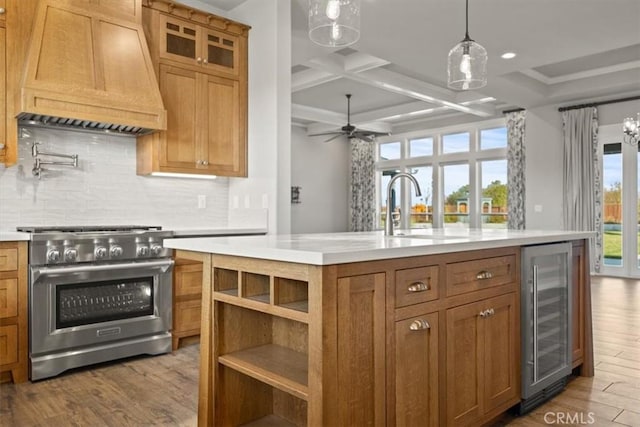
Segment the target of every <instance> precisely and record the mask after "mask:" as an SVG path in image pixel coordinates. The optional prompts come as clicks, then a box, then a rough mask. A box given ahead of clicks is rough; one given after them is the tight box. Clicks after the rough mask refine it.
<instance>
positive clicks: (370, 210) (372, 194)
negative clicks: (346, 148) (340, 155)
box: [349, 138, 376, 231]
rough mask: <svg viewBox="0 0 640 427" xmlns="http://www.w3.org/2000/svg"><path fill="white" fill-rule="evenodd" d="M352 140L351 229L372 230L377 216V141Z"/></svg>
mask: <svg viewBox="0 0 640 427" xmlns="http://www.w3.org/2000/svg"><path fill="white" fill-rule="evenodd" d="M350 141H351V204H350V206H349V208H350V211H351V220H350V221H349V230H350V231H371V230H373V229H374V225H375V216H376V203H375V200H376V182H375V143H373V142H367V141H364V140H361V139H357V138H353V139H351V140H350Z"/></svg>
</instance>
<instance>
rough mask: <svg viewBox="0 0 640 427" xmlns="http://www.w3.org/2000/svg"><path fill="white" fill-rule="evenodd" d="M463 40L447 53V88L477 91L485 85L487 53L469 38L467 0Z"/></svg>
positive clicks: (467, 0)
mask: <svg viewBox="0 0 640 427" xmlns="http://www.w3.org/2000/svg"><path fill="white" fill-rule="evenodd" d="M466 3H467V13H466V27H465V34H464V39H462V41H461V42H460V43H458V44H457V45H455V46H454V47H453V49H451V50H450V51H449V60H448V67H447V73H448V79H447V86H449V87H450V88H451V89H455V90H471V89H479V88H481V87H484V86H485V85H486V84H487V51H486V49H485V48H484V47H482V46H480V45H479V44H478V43H476V42H475V41H474V40H472V39H471V37H469V0H466Z"/></svg>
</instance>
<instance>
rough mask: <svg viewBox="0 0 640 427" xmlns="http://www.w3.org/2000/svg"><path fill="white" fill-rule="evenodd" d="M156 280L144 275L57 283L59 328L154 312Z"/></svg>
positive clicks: (56, 296)
mask: <svg viewBox="0 0 640 427" xmlns="http://www.w3.org/2000/svg"><path fill="white" fill-rule="evenodd" d="M153 282H154V280H153V277H141V278H130V279H119V280H108V281H101V282H90V283H82V284H70V285H58V286H56V290H55V307H56V329H63V328H70V327H73V326H80V325H87V324H93V323H100V322H107V321H111V320H121V319H129V318H132V317H139V316H149V315H153V312H154V290H153V288H154V286H153Z"/></svg>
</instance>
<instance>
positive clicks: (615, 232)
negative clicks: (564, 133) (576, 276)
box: [600, 125, 640, 277]
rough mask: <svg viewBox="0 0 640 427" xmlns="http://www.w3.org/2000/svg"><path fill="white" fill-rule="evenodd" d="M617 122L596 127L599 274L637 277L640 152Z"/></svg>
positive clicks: (639, 265)
mask: <svg viewBox="0 0 640 427" xmlns="http://www.w3.org/2000/svg"><path fill="white" fill-rule="evenodd" d="M639 149H640V148H639V146H638V145H631V144H627V143H624V142H623V141H622V131H621V129H620V126H619V125H611V126H602V127H601V128H600V150H601V151H600V153H601V154H602V187H603V188H602V190H603V193H602V195H603V197H602V198H603V204H602V221H603V235H602V236H603V242H602V243H603V262H602V269H601V273H602V274H605V275H611V276H622V277H640V238H639V233H640V201H639V197H638V196H639V193H638V191H639V190H640V174H639V171H640V154H639Z"/></svg>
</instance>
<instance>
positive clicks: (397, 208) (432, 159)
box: [376, 119, 507, 228]
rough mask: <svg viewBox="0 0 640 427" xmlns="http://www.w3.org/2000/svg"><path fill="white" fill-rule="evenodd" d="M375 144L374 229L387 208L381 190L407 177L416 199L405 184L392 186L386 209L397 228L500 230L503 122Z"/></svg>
mask: <svg viewBox="0 0 640 427" xmlns="http://www.w3.org/2000/svg"><path fill="white" fill-rule="evenodd" d="M378 144H379V150H378V159H377V162H376V171H377V189H378V199H377V200H378V220H379V226H380V228H383V227H384V220H385V217H386V213H387V209H388V201H387V194H386V193H387V185H388V183H389V181H390V179H391V177H392V176H393V175H395V174H396V173H398V172H408V173H411V174H413V175H414V176H415V177H416V179H417V180H418V183H419V184H420V188H421V190H422V195H421V196H419V197H418V196H416V194H415V191H414V189H413V186H412V185H411V183H410V182H409V181H408V180H406V179H402V180H398V181H396V182H395V184H394V188H393V189H392V198H391V199H392V200H391V204H392V205H391V207H390V208H389V210H391V211H392V212H393V219H394V222H395V223H396V226H397V227H400V228H431V227H435V228H443V227H461V228H468V227H470V228H480V227H483V228H506V226H507V159H506V157H507V129H506V127H505V126H504V120H502V119H500V120H491V121H487V122H479V123H473V124H469V125H464V126H457V127H451V128H446V129H436V130H433V131H423V132H412V133H410V134H405V135H395V136H394V139H393V141H384V140H381V141H380V142H379V143H378ZM401 196H402V197H401Z"/></svg>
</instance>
